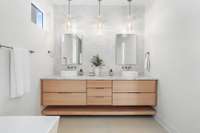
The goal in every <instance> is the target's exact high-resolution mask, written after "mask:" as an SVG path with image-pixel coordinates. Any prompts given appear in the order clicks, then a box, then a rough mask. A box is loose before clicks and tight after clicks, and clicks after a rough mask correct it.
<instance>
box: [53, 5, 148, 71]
mask: <svg viewBox="0 0 200 133" xmlns="http://www.w3.org/2000/svg"><path fill="white" fill-rule="evenodd" d="M54 9H55V15H54V16H55V41H56V46H57V47H56V53H57V54H56V55H57V58H56V60H55V71H56V73H59V71H60V70H61V69H63V66H62V65H61V63H60V60H61V57H60V45H61V36H62V35H63V33H64V22H65V16H66V6H55V7H54ZM71 9H72V11H71V12H72V17H73V19H74V20H73V21H74V23H75V24H76V31H77V33H78V34H81V35H82V36H83V65H82V68H83V69H84V70H85V71H88V67H89V66H91V64H90V60H91V57H92V56H94V55H96V54H99V55H100V57H101V58H103V60H104V61H105V65H106V67H105V68H104V69H105V71H108V69H111V68H112V69H114V70H116V71H119V68H120V67H119V66H116V65H115V35H116V34H117V33H123V32H124V29H125V26H126V21H127V16H128V15H127V14H128V9H127V6H105V5H104V6H103V7H102V15H103V19H104V30H103V34H102V35H98V33H97V28H96V22H97V20H96V19H97V9H98V8H97V6H83V5H82V6H78V5H77V6H72V8H71ZM133 9H134V10H133V16H134V30H135V33H136V34H137V36H138V51H137V66H136V67H135V69H136V70H137V71H139V72H143V62H144V61H143V58H144V7H134V8H133Z"/></svg>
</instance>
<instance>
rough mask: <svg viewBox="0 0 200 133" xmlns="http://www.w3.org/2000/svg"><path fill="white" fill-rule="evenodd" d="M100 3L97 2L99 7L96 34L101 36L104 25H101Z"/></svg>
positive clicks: (99, 1)
mask: <svg viewBox="0 0 200 133" xmlns="http://www.w3.org/2000/svg"><path fill="white" fill-rule="evenodd" d="M101 1H102V0H98V6H99V12H98V13H99V14H98V17H97V34H99V35H101V34H102V33H103V27H104V23H103V18H102V16H101Z"/></svg>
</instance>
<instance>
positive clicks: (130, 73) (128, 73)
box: [122, 71, 138, 77]
mask: <svg viewBox="0 0 200 133" xmlns="http://www.w3.org/2000/svg"><path fill="white" fill-rule="evenodd" d="M122 76H124V77H137V76H138V72H136V71H122Z"/></svg>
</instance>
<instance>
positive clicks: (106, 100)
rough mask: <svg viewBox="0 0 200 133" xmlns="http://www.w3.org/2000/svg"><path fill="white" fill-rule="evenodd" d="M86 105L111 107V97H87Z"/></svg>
mask: <svg viewBox="0 0 200 133" xmlns="http://www.w3.org/2000/svg"><path fill="white" fill-rule="evenodd" d="M87 105H112V97H104V96H95V97H87Z"/></svg>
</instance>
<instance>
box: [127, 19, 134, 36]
mask: <svg viewBox="0 0 200 133" xmlns="http://www.w3.org/2000/svg"><path fill="white" fill-rule="evenodd" d="M133 28H134V27H133V17H132V16H128V19H127V27H126V29H127V32H128V33H132V32H133Z"/></svg>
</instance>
